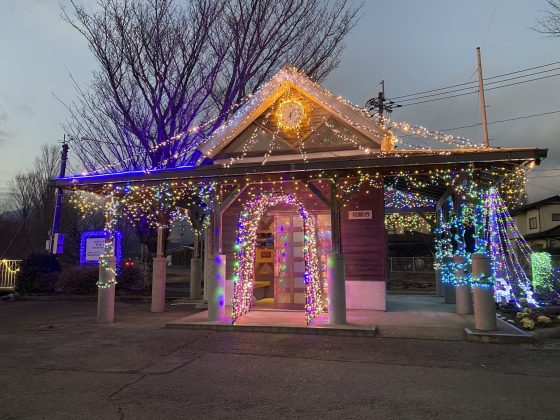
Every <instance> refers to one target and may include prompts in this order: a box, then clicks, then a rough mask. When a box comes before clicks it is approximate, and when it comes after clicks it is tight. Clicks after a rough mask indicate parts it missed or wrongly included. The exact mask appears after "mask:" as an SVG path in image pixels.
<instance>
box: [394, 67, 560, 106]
mask: <svg viewBox="0 0 560 420" xmlns="http://www.w3.org/2000/svg"><path fill="white" fill-rule="evenodd" d="M556 70H560V67H555V68H553V69H548V70H542V71H537V72H534V73H529V74H524V75H522V76H515V77H510V78H507V79H503V80H496V81H494V82H490V83H486V86H491V85H495V84H499V83H503V82H509V81H510V80H517V79H523V78H525V77H529V76H536V75H539V74H543V73H548V72H551V71H556ZM486 80H489V79H486ZM471 83H478V82H471ZM473 88H474V86H469V87H465V88H461V89H454V90H449V91H447V92H442V93H432V94H430V95H424V96H418V97H416V98H410V99H404V100H403V101H402V102H407V101H415V100H417V99H424V98H430V97H433V96H438V95H446V94H448V93H455V92H461V91H463V90H469V89H473ZM485 90H491V89H485ZM476 92H478V89H477V90H476ZM469 94H470V92H469ZM404 105H407V104H403V106H404Z"/></svg>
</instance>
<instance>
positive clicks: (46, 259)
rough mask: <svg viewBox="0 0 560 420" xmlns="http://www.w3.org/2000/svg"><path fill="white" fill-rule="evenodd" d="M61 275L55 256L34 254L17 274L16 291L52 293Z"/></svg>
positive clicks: (23, 262)
mask: <svg viewBox="0 0 560 420" xmlns="http://www.w3.org/2000/svg"><path fill="white" fill-rule="evenodd" d="M59 273H60V264H59V263H58V260H57V259H56V256H55V255H51V254H44V253H32V254H29V255H28V256H27V257H25V258H24V259H23V260H22V262H21V265H20V269H19V271H18V273H17V274H16V291H17V292H18V293H21V294H26V293H50V292H53V291H54V286H55V284H56V281H57V279H58V274H59Z"/></svg>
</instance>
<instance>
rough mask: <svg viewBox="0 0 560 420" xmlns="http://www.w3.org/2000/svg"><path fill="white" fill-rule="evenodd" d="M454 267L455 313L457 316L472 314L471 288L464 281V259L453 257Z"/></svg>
mask: <svg viewBox="0 0 560 420" xmlns="http://www.w3.org/2000/svg"><path fill="white" fill-rule="evenodd" d="M453 262H454V265H455V282H456V284H455V301H456V304H457V307H456V311H457V313H458V314H461V315H465V314H472V313H473V303H472V294H471V286H470V284H469V283H468V282H467V281H466V279H465V268H466V267H465V257H460V256H457V257H454V258H453Z"/></svg>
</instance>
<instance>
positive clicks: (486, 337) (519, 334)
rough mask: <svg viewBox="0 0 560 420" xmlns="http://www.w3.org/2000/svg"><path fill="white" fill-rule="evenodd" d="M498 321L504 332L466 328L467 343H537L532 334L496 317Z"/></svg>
mask: <svg viewBox="0 0 560 420" xmlns="http://www.w3.org/2000/svg"><path fill="white" fill-rule="evenodd" d="M496 321H497V322H498V324H499V326H500V327H501V328H502V331H500V330H498V331H478V330H475V329H474V328H465V334H466V336H467V341H473V342H478V343H495V344H515V343H534V342H535V341H536V339H535V337H534V336H533V335H532V334H530V333H528V332H526V331H523V330H522V329H520V328H517V327H516V326H515V325H512V324H510V323H509V322H506V321H504V320H503V319H501V318H498V317H496ZM504 330H505V331H504Z"/></svg>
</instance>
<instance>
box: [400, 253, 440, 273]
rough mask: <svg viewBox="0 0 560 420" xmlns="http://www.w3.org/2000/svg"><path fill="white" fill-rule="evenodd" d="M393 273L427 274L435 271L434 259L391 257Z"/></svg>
mask: <svg viewBox="0 0 560 420" xmlns="http://www.w3.org/2000/svg"><path fill="white" fill-rule="evenodd" d="M389 260H390V270H391V271H408V272H411V273H426V272H431V271H434V259H433V258H432V257H391V258H389Z"/></svg>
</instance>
